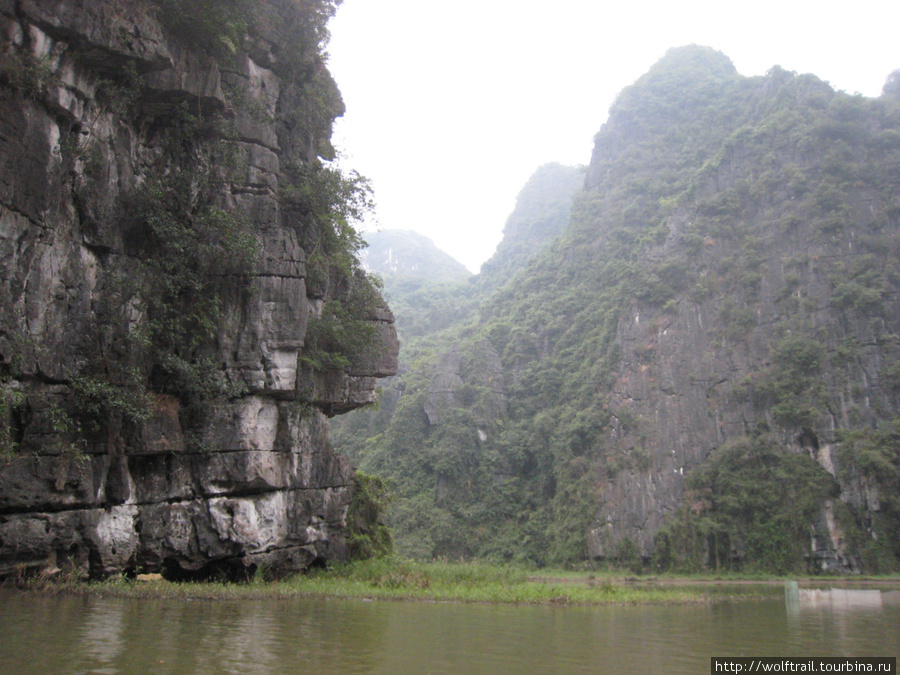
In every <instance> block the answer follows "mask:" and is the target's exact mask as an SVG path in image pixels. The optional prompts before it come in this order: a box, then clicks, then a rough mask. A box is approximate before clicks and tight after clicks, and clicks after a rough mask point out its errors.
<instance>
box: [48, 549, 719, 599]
mask: <svg viewBox="0 0 900 675" xmlns="http://www.w3.org/2000/svg"><path fill="white" fill-rule="evenodd" d="M31 587H32V588H33V589H35V590H38V591H40V592H45V593H78V594H89V595H102V596H113V597H127V598H147V599H171V600H177V599H184V600H188V599H192V600H197V599H203V600H240V599H272V600H280V599H289V598H300V597H332V598H365V599H386V600H418V601H428V602H478V603H504V604H530V605H569V604H571V605H608V604H684V603H700V602H708V601H709V600H710V596H709V595H708V594H706V593H704V592H703V591H701V590H698V589H696V588H679V587H675V586H664V585H663V586H654V585H651V586H643V585H634V584H630V583H624V582H620V581H616V580H614V579H613V578H612V577H601V578H595V577H593V576H592V575H587V574H582V575H581V576H580V577H578V576H566V577H562V576H556V574H555V573H553V574H551V575H544V574H542V576H541V578H537V577H535V571H534V570H527V569H523V568H516V567H507V566H498V565H488V564H485V563H478V562H469V563H446V562H428V563H422V562H412V561H406V560H400V559H397V558H381V559H375V560H366V561H359V562H353V563H348V564H345V565H335V566H333V567H330V568H328V569H323V570H313V571H311V572H310V573H308V574H300V575H297V576H294V577H291V578H289V579H285V580H281V581H262V580H261V579H254V580H253V581H250V582H249V583H244V584H235V583H218V582H203V583H170V582H166V581H149V582H145V581H134V580H129V579H125V578H121V577H118V578H113V579H110V580H107V581H102V582H86V581H82V580H73V579H62V580H52V581H44V582H37V581H35V582H33V583H32V585H31Z"/></svg>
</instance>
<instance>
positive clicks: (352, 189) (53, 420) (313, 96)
mask: <svg viewBox="0 0 900 675" xmlns="http://www.w3.org/2000/svg"><path fill="white" fill-rule="evenodd" d="M338 4H339V3H338V2H336V1H335V0H315V1H313V2H297V1H295V0H270V1H267V2H248V1H247V0H184V1H179V2H174V1H170V0H139V1H137V2H131V3H121V2H118V1H117V0H98V1H97V2H91V3H80V2H67V0H61V1H60V2H57V3H30V2H27V3H26V2H21V3H19V2H16V3H4V4H2V6H0V29H2V30H0V32H2V35H3V36H4V37H3V39H2V42H0V50H2V59H0V268H2V270H0V271H2V273H0V453H2V459H3V461H2V465H0V502H2V503H0V512H2V513H0V577H2V576H7V575H10V574H14V573H15V574H18V573H20V572H21V571H22V570H26V571H31V572H38V571H40V570H50V571H53V570H57V569H58V570H64V571H68V570H70V569H74V570H76V571H77V573H79V574H88V575H90V576H92V577H104V576H108V575H111V574H118V573H121V572H122V571H123V570H124V571H133V570H135V569H137V568H142V569H146V570H151V571H158V570H162V571H163V572H165V573H167V574H170V575H171V576H173V577H182V576H184V575H197V576H199V577H202V576H204V575H206V574H208V573H210V569H216V570H218V569H219V568H221V567H222V566H225V567H229V566H231V567H234V568H237V569H238V570H239V572H238V573H240V570H243V571H246V569H255V568H256V567H259V566H265V567H266V568H267V569H268V570H269V571H270V572H271V573H272V574H284V573H287V572H292V571H297V570H299V569H303V568H305V567H307V566H309V565H311V564H313V563H314V562H317V561H318V562H321V561H323V560H333V559H339V560H340V559H347V558H348V557H349V556H350V551H349V548H350V547H349V543H348V538H349V537H350V536H351V535H350V532H349V531H348V529H347V523H346V515H347V510H348V508H349V507H350V505H351V502H352V501H353V495H354V493H356V494H357V496H358V497H359V499H357V500H356V502H355V504H356V505H357V506H358V507H359V508H357V510H356V512H355V513H354V528H355V532H354V536H356V537H357V538H360V542H361V541H362V539H361V538H363V537H369V538H370V539H371V542H370V544H368V545H366V546H363V545H360V546H357V550H355V551H354V554H355V555H364V554H365V553H367V552H369V551H370V550H382V549H384V547H385V545H386V541H385V538H384V532H383V531H381V530H379V529H378V527H377V525H378V523H377V514H376V512H377V508H378V506H379V504H380V503H381V502H380V501H379V500H378V498H377V496H378V495H377V490H374V488H373V489H367V488H371V487H372V484H371V483H370V482H366V481H364V480H362V479H357V480H354V473H353V469H352V467H351V466H350V464H349V462H347V461H346V459H345V458H342V457H339V456H337V455H336V454H335V453H334V452H333V451H332V448H331V445H330V444H329V442H328V439H327V433H326V431H327V422H326V416H327V415H331V414H336V413H338V412H342V411H346V410H351V409H353V408H354V407H358V406H360V405H362V404H364V403H366V402H368V401H370V400H371V398H372V396H373V395H374V388H375V384H374V383H375V379H376V378H377V377H379V376H384V375H387V374H390V373H392V372H394V371H395V369H396V350H397V345H396V336H395V333H394V331H393V327H392V323H393V317H392V316H391V314H390V311H389V310H388V309H387V308H386V306H385V304H384V301H383V299H382V298H381V296H380V293H379V289H378V287H377V285H376V284H375V283H374V282H373V280H372V279H371V278H370V277H369V276H368V275H367V274H366V273H365V272H364V271H363V270H362V268H361V265H360V263H359V259H358V251H359V248H360V247H361V246H362V239H361V238H360V236H359V234H358V233H357V231H356V229H355V223H356V221H357V220H358V219H360V218H361V217H362V215H363V213H364V212H365V211H366V210H367V209H368V208H369V207H370V206H371V191H370V188H369V185H368V182H367V181H366V180H365V179H364V178H363V177H361V176H359V175H357V174H355V173H346V172H344V171H342V170H340V169H339V168H338V167H337V165H336V164H335V163H334V162H333V161H332V160H333V159H334V155H335V152H334V148H333V147H332V146H331V142H330V137H331V129H332V123H333V121H334V119H335V117H336V116H338V115H340V114H341V113H342V112H343V102H342V100H341V97H340V93H339V92H338V90H337V87H336V85H335V83H334V81H333V79H332V78H331V76H330V74H329V73H328V70H327V68H326V67H325V53H324V48H325V44H326V42H327V39H328V31H327V21H328V19H329V18H330V17H331V15H332V14H333V13H334V10H335V8H336V6H337V5H338ZM366 499H368V501H366ZM369 516H372V517H374V518H376V520H375V521H373V522H371V523H368V522H366V519H367V518H368V517H369ZM36 523H43V525H40V526H38V525H36ZM173 523H180V524H181V525H178V526H175V525H173ZM272 523H278V526H277V527H274V529H273V526H272ZM182 525H183V526H182Z"/></svg>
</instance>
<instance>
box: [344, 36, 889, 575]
mask: <svg viewBox="0 0 900 675" xmlns="http://www.w3.org/2000/svg"><path fill="white" fill-rule="evenodd" d="M896 81H897V76H896V75H894V76H892V77H891V78H889V80H888V84H887V85H886V87H885V94H884V95H883V96H881V97H879V98H876V99H868V98H864V97H861V96H851V95H848V94H845V93H842V92H836V91H834V90H833V89H832V88H831V87H830V86H829V85H828V84H827V83H825V82H822V81H821V80H819V79H817V78H816V77H814V76H812V75H797V74H795V73H791V72H787V71H784V70H783V69H781V68H778V67H775V68H773V69H771V70H770V71H769V72H768V73H767V74H766V75H765V76H763V77H752V78H750V77H743V76H740V75H739V74H738V73H737V72H736V71H735V69H734V67H733V65H732V64H731V62H730V61H729V60H728V58H727V57H725V56H724V55H722V54H720V53H718V52H715V51H713V50H711V49H708V48H703V47H685V48H680V49H676V50H672V51H670V52H669V53H668V54H667V55H666V56H665V57H664V58H663V59H662V60H661V61H660V62H659V63H657V64H656V65H655V66H654V67H653V68H652V69H651V70H650V71H649V72H648V73H647V74H645V75H644V76H643V77H641V78H640V79H639V80H638V81H637V82H636V83H635V84H634V85H632V86H631V87H628V88H627V89H625V90H624V91H622V92H621V94H620V95H619V96H618V98H617V99H616V101H615V103H614V104H613V106H612V108H611V110H610V114H609V118H608V121H607V122H606V124H605V125H604V126H603V127H602V129H601V130H600V132H599V133H598V135H597V136H596V139H595V147H594V152H593V157H592V161H591V164H590V167H589V169H588V172H587V177H586V181H585V184H584V189H583V190H582V191H581V192H580V193H579V194H578V195H577V196H576V199H575V202H574V206H573V208H572V213H571V219H570V222H569V226H568V228H567V229H566V230H565V232H564V233H563V234H562V236H561V237H559V238H558V239H556V240H554V241H553V242H552V243H550V244H549V246H547V247H546V248H545V249H544V250H543V251H541V252H539V253H538V254H537V255H535V256H534V257H532V259H531V262H530V263H529V264H528V265H527V266H526V267H524V268H523V269H521V270H520V271H519V272H518V273H517V274H516V275H515V276H514V277H513V278H512V279H511V280H510V281H509V282H508V283H506V284H505V285H504V286H503V287H502V289H500V290H499V291H498V292H496V293H494V294H493V295H489V296H487V297H486V298H485V299H484V300H482V301H481V304H480V307H479V313H478V318H477V320H476V321H473V322H471V323H469V324H466V325H463V326H460V327H459V328H458V332H456V333H455V334H454V339H453V347H452V348H448V349H445V350H444V351H443V352H442V353H441V355H434V356H432V357H430V358H426V357H425V356H424V355H423V356H421V357H420V359H419V361H418V362H417V363H415V364H413V366H412V368H411V370H410V371H409V372H408V373H406V374H405V375H404V377H403V379H402V385H401V386H400V387H398V388H397V389H398V392H397V396H396V401H395V402H394V401H392V402H391V403H390V405H389V406H388V409H387V410H383V411H382V413H381V422H382V425H381V426H376V427H372V428H371V429H370V431H371V433H370V435H369V437H368V439H367V440H366V441H365V442H364V443H362V444H360V445H361V447H359V448H358V452H357V453H356V454H357V457H358V461H359V464H360V466H361V467H362V468H363V469H364V470H365V471H368V472H371V473H375V474H378V475H381V476H384V477H388V478H390V480H391V481H392V484H393V486H394V489H395V497H394V504H393V507H392V508H393V515H392V522H393V526H394V531H395V536H396V538H397V542H398V547H399V548H400V550H401V552H404V553H407V554H412V555H418V556H423V557H430V556H450V557H467V556H478V557H485V556H487V557H491V558H495V559H500V560H527V561H530V562H534V563H538V564H546V563H551V562H552V563H566V562H577V561H584V560H589V559H593V560H610V559H616V560H618V561H619V562H624V563H628V564H631V565H633V566H634V567H635V568H642V567H646V566H648V565H649V566H653V567H654V568H656V569H699V568H704V567H706V568H743V569H765V570H773V571H805V570H807V569H808V570H815V571H821V570H841V571H880V570H886V569H897V568H898V565H900V562H898V561H900V415H898V404H900V337H898V336H900V295H898V290H900V262H898V260H900V259H898V244H900V103H898V101H897V97H896Z"/></svg>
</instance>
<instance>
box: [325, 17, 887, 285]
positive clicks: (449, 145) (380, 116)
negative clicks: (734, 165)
mask: <svg viewBox="0 0 900 675" xmlns="http://www.w3.org/2000/svg"><path fill="white" fill-rule="evenodd" d="M330 29H331V34H332V38H331V42H330V44H329V46H328V52H329V54H330V59H329V67H330V69H331V72H332V74H333V75H334V77H335V79H336V80H337V83H338V86H339V87H340V89H341V93H342V94H343V96H344V101H345V103H346V106H347V113H346V114H345V116H344V117H343V118H342V119H341V120H339V122H338V124H337V126H336V129H335V142H336V146H337V147H338V150H339V151H340V152H341V154H342V160H341V162H342V164H344V165H346V166H347V167H349V168H353V169H356V170H357V171H359V172H360V173H361V174H363V175H364V176H367V177H368V178H369V179H371V181H372V184H373V186H374V189H375V199H376V202H377V211H376V220H375V221H374V222H373V223H372V224H369V225H368V227H377V228H378V229H409V230H416V231H418V232H421V233H422V234H424V235H426V236H428V237H430V238H431V239H432V240H433V241H434V242H435V243H436V244H437V245H438V246H439V247H440V248H442V249H443V250H445V251H447V252H448V253H449V254H451V255H452V256H453V257H455V258H456V259H457V260H459V261H460V262H462V263H463V264H465V265H466V266H467V267H468V268H469V269H470V270H472V271H473V272H477V271H478V269H479V267H480V266H481V263H483V262H484V261H485V260H487V259H488V258H489V257H490V256H491V254H492V253H493V251H494V248H495V247H496V245H497V243H498V242H499V241H500V237H501V235H502V231H503V226H504V223H505V221H506V218H507V216H508V215H509V213H510V211H511V210H512V208H513V205H514V204H515V198H516V195H517V194H518V192H519V190H520V189H521V188H522V186H523V185H524V183H525V181H526V180H527V179H528V177H529V176H530V175H531V174H532V173H533V172H534V170H535V169H537V167H539V166H540V165H542V164H546V163H548V162H560V163H563V164H586V163H587V162H588V161H589V160H590V155H591V149H592V146H593V137H594V134H596V133H597V131H599V130H600V127H601V126H602V124H603V123H604V122H605V120H606V117H607V112H608V110H609V106H610V104H611V103H612V101H613V99H614V98H615V96H616V94H617V93H618V92H619V91H620V90H621V89H622V88H623V87H625V86H627V85H629V84H631V83H632V82H634V81H635V80H636V79H637V78H638V77H640V76H641V75H642V74H643V73H645V72H646V71H647V70H648V69H649V68H650V66H651V65H653V64H654V63H655V62H656V61H657V60H659V59H660V58H661V57H662V56H663V55H664V54H665V52H666V50H667V49H669V48H670V47H677V46H682V45H686V44H701V45H707V46H710V47H714V48H715V49H718V50H720V51H722V52H723V53H725V54H726V55H727V56H728V57H729V58H730V59H731V60H732V62H733V63H734V64H735V67H736V68H737V69H738V72H740V73H741V74H742V75H761V74H763V73H765V72H766V71H767V70H768V69H769V68H771V67H772V66H774V65H780V66H781V67H783V68H786V69H787V70H793V71H796V72H799V73H813V74H815V75H817V76H818V77H820V78H822V79H823V80H826V81H828V82H830V83H831V84H832V85H833V86H834V87H835V88H837V89H843V90H845V91H848V92H850V93H856V92H858V93H861V94H863V95H865V96H877V95H878V94H880V92H881V87H882V85H883V84H884V81H885V79H886V78H887V76H888V75H889V74H890V73H891V72H892V71H893V70H895V69H898V68H900V38H898V35H900V1H898V0H878V1H873V0H856V1H855V2H821V1H817V2H810V1H803V2H793V1H792V0H781V1H778V2H774V1H772V0H758V1H756V2H742V3H740V4H739V3H737V2H729V1H728V0H714V1H713V0H710V1H698V0H682V1H676V0H668V1H666V2H659V1H652V2H647V1H641V0H619V1H618V2H615V3H610V2H602V1H590V0H552V1H551V0H542V1H540V2H538V1H535V0H452V1H440V0H344V2H343V5H342V6H341V7H340V8H339V9H338V12H337V15H336V16H335V18H334V19H332V21H331V24H330Z"/></svg>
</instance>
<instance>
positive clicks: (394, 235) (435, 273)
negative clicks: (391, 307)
mask: <svg viewBox="0 0 900 675" xmlns="http://www.w3.org/2000/svg"><path fill="white" fill-rule="evenodd" d="M365 239H366V242H367V243H368V246H367V247H366V248H365V249H363V250H362V251H361V253H360V261H361V262H362V264H363V266H364V267H365V268H366V269H367V270H369V271H371V272H375V273H377V274H380V275H381V276H384V277H387V276H396V277H415V278H421V279H427V280H429V281H437V282H453V281H464V280H466V279H468V278H469V277H470V276H472V274H471V272H469V270H468V269H466V267H465V265H463V264H462V263H461V262H459V261H458V260H456V259H455V258H453V257H452V256H451V255H450V254H449V253H446V252H444V251H442V250H441V249H439V248H438V247H437V246H436V245H435V243H434V242H433V241H432V240H431V239H429V238H428V237H426V236H425V235H424V234H420V233H418V232H414V231H412V230H381V231H379V232H370V233H366V235H365Z"/></svg>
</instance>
